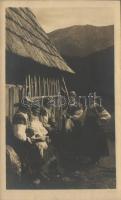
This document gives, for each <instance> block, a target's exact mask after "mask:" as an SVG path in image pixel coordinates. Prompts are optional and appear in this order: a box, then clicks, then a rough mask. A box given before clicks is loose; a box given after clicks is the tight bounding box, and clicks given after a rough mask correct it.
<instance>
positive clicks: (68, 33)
mask: <svg viewBox="0 0 121 200" xmlns="http://www.w3.org/2000/svg"><path fill="white" fill-rule="evenodd" d="M48 35H49V37H50V38H51V40H52V41H53V43H54V44H55V46H56V48H57V49H58V50H59V52H60V53H61V55H64V56H79V57H84V56H87V55H89V54H92V53H95V52H97V51H100V50H103V49H106V48H108V47H111V46H113V44H114V26H113V25H110V26H102V27H96V26H92V25H85V26H80V25H75V26H71V27H68V28H64V29H59V30H55V31H53V32H51V33H49V34H48Z"/></svg>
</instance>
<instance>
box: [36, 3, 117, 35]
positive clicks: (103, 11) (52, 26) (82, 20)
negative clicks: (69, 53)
mask: <svg viewBox="0 0 121 200" xmlns="http://www.w3.org/2000/svg"><path fill="white" fill-rule="evenodd" d="M32 11H33V13H34V14H35V15H36V17H37V19H38V21H39V23H40V25H41V26H42V28H43V29H44V30H45V31H46V32H51V31H53V30H56V29H59V28H64V27H69V26H73V25H85V24H91V25H95V26H107V25H112V24H114V10H113V8H111V7H107V8H106V7H97V8H94V7H91V8H88V7H79V8H78V7H75V8H32Z"/></svg>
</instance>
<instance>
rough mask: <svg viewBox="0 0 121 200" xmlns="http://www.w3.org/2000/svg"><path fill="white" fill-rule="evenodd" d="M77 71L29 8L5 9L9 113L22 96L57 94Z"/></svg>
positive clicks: (7, 112) (7, 105)
mask: <svg viewBox="0 0 121 200" xmlns="http://www.w3.org/2000/svg"><path fill="white" fill-rule="evenodd" d="M73 75H74V71H73V70H72V69H71V68H70V67H69V66H68V65H67V64H66V63H65V61H64V60H63V58H62V57H61V56H60V54H59V53H58V52H57V50H56V48H55V47H54V45H53V44H52V42H51V40H50V39H49V38H48V35H47V34H46V33H45V31H44V30H43V29H42V27H41V26H40V25H39V23H38V21H37V19H36V16H35V15H34V14H33V13H32V11H31V10H30V9H29V8H25V7H24V8H20V7H19V8H13V7H9V8H7V9H6V116H7V118H9V119H10V121H11V120H12V117H13V114H14V113H15V107H14V104H15V103H17V102H18V101H20V99H21V98H22V97H23V96H27V95H29V96H30V97H40V96H51V95H57V94H58V92H60V91H61V88H64V89H65V91H67V89H66V81H65V80H66V78H67V77H68V76H73Z"/></svg>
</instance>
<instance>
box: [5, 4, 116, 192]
mask: <svg viewBox="0 0 121 200" xmlns="http://www.w3.org/2000/svg"><path fill="white" fill-rule="evenodd" d="M115 64H116V62H115V9H114V7H113V6H103V4H102V6H100V7H99V6H98V7H96V6H92V5H91V6H78V5H77V6H76V5H75V6H74V7H73V6H70V5H69V4H66V6H62V7H61V6H53V7H51V6H45V7H44V6H41V4H40V6H7V7H6V8H5V87H6V88H5V95H6V111H5V123H6V124H5V127H6V141H5V142H6V156H5V157H6V189H7V190H18V189H19V190H28V189H30V190H33V189H34V190H43V189H44V190H47V189H54V190H55V189H59V190H66V189H78V190H79V189H116V188H117V184H116V181H117V179H116V173H117V171H116V127H115V119H116V115H115V98H116V96H115Z"/></svg>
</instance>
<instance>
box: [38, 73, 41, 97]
mask: <svg viewBox="0 0 121 200" xmlns="http://www.w3.org/2000/svg"><path fill="white" fill-rule="evenodd" d="M38 81H39V96H41V82H40V81H41V80H40V76H39V79H38Z"/></svg>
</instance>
